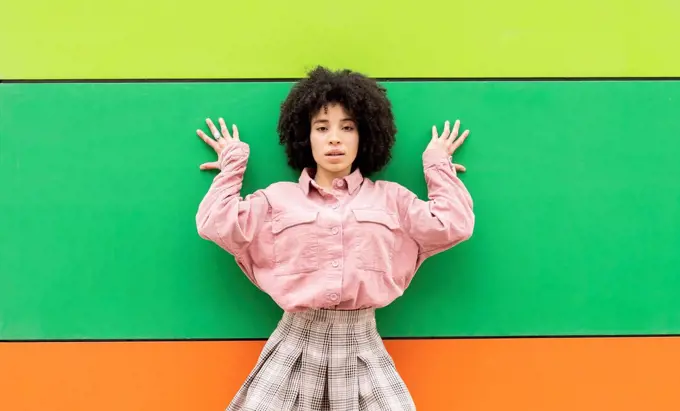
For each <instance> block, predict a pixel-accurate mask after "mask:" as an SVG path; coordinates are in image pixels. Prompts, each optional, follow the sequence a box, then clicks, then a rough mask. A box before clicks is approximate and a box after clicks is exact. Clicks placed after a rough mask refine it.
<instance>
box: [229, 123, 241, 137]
mask: <svg viewBox="0 0 680 411" xmlns="http://www.w3.org/2000/svg"><path fill="white" fill-rule="evenodd" d="M231 131H232V137H233V139H234V140H236V141H240V138H239V136H238V128H237V127H236V124H233V125H232V126H231Z"/></svg>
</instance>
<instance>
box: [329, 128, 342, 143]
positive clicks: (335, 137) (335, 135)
mask: <svg viewBox="0 0 680 411" xmlns="http://www.w3.org/2000/svg"><path fill="white" fill-rule="evenodd" d="M328 141H329V142H330V143H331V144H340V139H339V138H338V133H337V132H336V131H333V132H332V133H330V135H329V138H328Z"/></svg>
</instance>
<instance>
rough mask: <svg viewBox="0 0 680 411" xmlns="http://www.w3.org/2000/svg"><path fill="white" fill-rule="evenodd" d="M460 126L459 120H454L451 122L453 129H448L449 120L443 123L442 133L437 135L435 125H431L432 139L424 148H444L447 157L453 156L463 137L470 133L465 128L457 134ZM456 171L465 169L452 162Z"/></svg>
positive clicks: (463, 139)
mask: <svg viewBox="0 0 680 411" xmlns="http://www.w3.org/2000/svg"><path fill="white" fill-rule="evenodd" d="M459 128H460V120H456V122H455V123H454V124H453V130H450V127H449V122H448V121H447V122H445V123H444V130H443V131H442V134H441V135H439V133H438V132H437V126H432V140H430V143H429V144H428V145H427V148H426V150H432V149H436V150H444V151H445V152H446V153H447V154H448V155H449V157H451V156H453V153H454V152H455V151H456V150H457V149H458V147H460V146H461V145H462V144H463V142H464V141H465V138H466V137H467V136H468V134H470V130H465V131H464V132H463V133H462V134H461V135H460V136H458V129H459ZM453 166H454V167H455V169H456V171H465V167H463V166H462V165H460V164H455V163H454V164H453Z"/></svg>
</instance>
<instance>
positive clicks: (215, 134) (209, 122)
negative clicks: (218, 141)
mask: <svg viewBox="0 0 680 411" xmlns="http://www.w3.org/2000/svg"><path fill="white" fill-rule="evenodd" d="M205 123H206V124H207V125H208V128H210V132H211V133H212V135H213V137H214V138H219V137H220V132H219V131H217V127H215V124H214V123H213V122H212V120H211V119H209V118H206V119H205Z"/></svg>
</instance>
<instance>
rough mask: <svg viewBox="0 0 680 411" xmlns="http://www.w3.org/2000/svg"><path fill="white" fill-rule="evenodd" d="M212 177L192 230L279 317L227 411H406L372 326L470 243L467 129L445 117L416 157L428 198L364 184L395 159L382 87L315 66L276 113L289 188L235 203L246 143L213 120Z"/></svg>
mask: <svg viewBox="0 0 680 411" xmlns="http://www.w3.org/2000/svg"><path fill="white" fill-rule="evenodd" d="M206 122H207V124H208V126H209V128H210V130H211V132H212V135H213V138H210V137H209V136H207V135H206V134H205V133H203V132H202V131H201V130H198V131H197V133H198V135H199V136H200V137H201V138H202V139H203V140H204V141H205V142H206V143H207V144H209V145H210V146H211V147H212V148H214V149H215V152H216V153H217V154H218V159H217V161H215V162H210V163H205V164H202V165H201V169H203V170H210V169H217V170H219V174H218V175H217V176H216V177H215V179H214V181H213V183H212V185H211V187H210V189H209V190H208V193H207V194H206V196H205V198H204V199H203V201H202V202H201V204H200V206H199V209H198V214H197V216H196V224H197V226H198V232H199V234H200V236H201V237H202V238H205V239H208V240H211V241H213V242H215V243H216V244H218V245H219V246H220V247H222V248H223V249H224V250H226V251H227V252H229V253H230V254H232V255H234V257H235V259H236V261H237V263H238V265H239V266H240V267H241V269H242V270H243V272H244V273H245V274H246V275H247V276H248V278H249V279H250V281H252V282H253V284H255V285H256V286H257V287H258V288H259V289H261V290H262V291H264V292H265V293H267V294H269V295H270V296H271V298H272V299H273V300H274V301H275V302H276V303H277V304H278V305H279V306H280V307H281V308H282V309H283V310H284V313H283V317H282V319H281V321H280V322H279V324H278V326H277V328H276V330H275V331H274V332H273V334H272V335H271V337H270V338H269V339H268V341H267V343H266V344H265V346H264V349H263V351H262V353H261V355H260V357H259V359H258V361H257V364H256V365H255V367H254V369H253V370H252V372H251V373H250V375H249V376H248V378H247V379H246V381H245V382H244V384H243V385H242V387H241V389H240V390H239V391H238V393H237V394H236V396H235V398H234V399H233V400H232V402H231V404H230V405H229V407H228V408H227V409H228V410H233V411H237V410H239V411H240V410H272V411H274V410H275V411H287V410H334V411H335V410H338V411H347V410H414V409H415V405H414V403H413V400H412V398H411V396H410V394H409V392H408V389H407V388H406V386H405V384H404V382H403V380H402V378H401V377H400V376H399V374H398V372H397V370H396V368H395V365H394V363H393V361H392V358H391V357H390V355H389V354H388V353H387V351H386V350H385V347H384V345H383V343H382V340H381V338H380V336H379V335H378V332H377V329H376V324H375V309H376V308H380V307H384V306H386V305H388V304H389V303H391V302H392V301H393V300H395V299H396V298H398V297H399V296H401V295H402V294H403V292H404V290H405V289H406V288H407V287H408V285H409V283H410V282H411V279H412V278H413V275H414V274H415V271H416V270H417V268H418V267H419V266H420V265H421V264H422V262H423V260H425V259H426V258H427V257H429V256H432V255H434V254H436V253H439V252H441V251H444V250H447V249H449V248H451V247H453V246H454V245H456V244H458V243H460V242H461V241H464V240H466V239H468V238H469V237H470V236H471V235H472V231H473V226H474V221H475V217H474V214H473V210H472V199H471V197H470V195H469V193H468V191H467V190H466V188H465V186H464V185H463V183H462V182H461V181H460V179H459V178H458V177H457V175H456V172H457V171H464V170H465V168H464V167H462V166H460V165H457V164H452V163H451V155H452V154H453V152H454V151H455V150H456V148H458V147H459V146H460V145H461V144H462V143H463V141H464V140H465V138H466V137H467V135H468V131H465V132H463V133H462V134H461V135H460V137H459V136H458V129H459V122H458V121H456V122H455V124H454V126H453V130H451V129H450V126H449V123H448V122H446V124H445V126H444V130H443V133H442V134H441V135H439V134H438V132H437V128H436V126H435V127H433V128H432V139H431V140H430V142H429V144H428V145H427V147H426V148H425V151H424V153H423V166H424V174H425V181H426V182H427V187H428V192H429V201H423V200H420V199H418V198H417V197H416V195H415V194H413V193H412V192H410V191H409V190H407V189H406V188H404V187H402V186H401V185H399V184H397V183H394V182H389V181H375V182H374V181H372V180H370V179H369V178H368V177H369V176H370V175H371V174H373V173H375V172H377V171H378V170H380V169H382V168H383V167H384V166H385V165H386V164H387V163H388V161H389V159H390V150H391V148H392V145H393V143H394V141H395V134H396V127H395V123H394V117H393V114H392V106H391V103H390V101H389V100H388V98H387V93H386V90H385V89H384V88H383V87H381V86H380V85H379V84H378V83H377V82H376V81H374V80H371V79H369V78H367V77H365V76H363V75H361V74H358V73H355V72H351V71H349V70H344V71H338V72H332V71H329V70H327V69H324V68H317V69H315V70H313V71H312V72H310V73H309V76H308V77H307V78H305V79H303V80H301V81H300V82H298V83H297V84H296V85H295V86H294V87H293V88H292V90H291V92H290V94H289V95H288V97H287V98H286V100H285V101H284V103H283V104H282V106H281V115H280V119H279V123H278V132H279V135H280V143H281V144H283V145H285V147H286V153H287V155H288V163H289V165H290V166H291V167H293V168H294V169H296V170H298V171H300V178H299V180H298V181H297V182H278V183H275V184H272V185H270V186H269V187H267V188H265V189H261V190H257V191H256V192H254V193H252V194H249V195H247V196H246V197H245V198H242V197H241V193H240V190H241V187H242V180H243V175H244V172H245V170H246V164H247V161H248V154H249V148H248V145H247V144H246V143H244V142H243V141H241V140H240V137H239V133H238V129H237V127H236V125H234V126H233V127H232V132H231V133H229V130H228V128H227V126H226V124H225V122H224V120H223V119H220V120H219V126H220V130H218V129H217V127H216V126H215V125H214V124H213V122H212V121H211V120H210V119H208V120H207V121H206Z"/></svg>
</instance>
